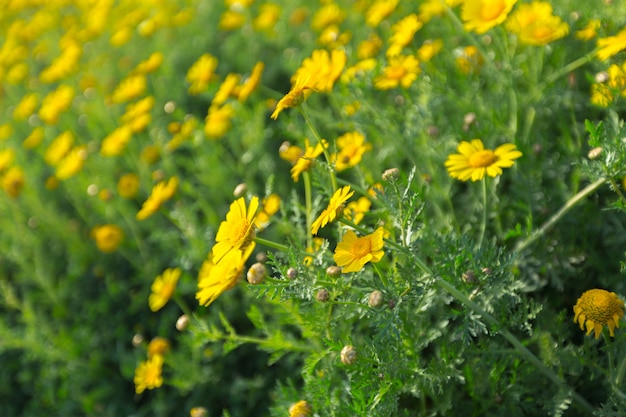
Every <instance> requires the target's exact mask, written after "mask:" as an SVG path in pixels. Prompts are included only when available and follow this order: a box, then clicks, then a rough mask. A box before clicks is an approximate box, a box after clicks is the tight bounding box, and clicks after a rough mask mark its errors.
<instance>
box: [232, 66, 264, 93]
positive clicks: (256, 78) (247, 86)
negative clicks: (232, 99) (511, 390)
mask: <svg viewBox="0 0 626 417" xmlns="http://www.w3.org/2000/svg"><path fill="white" fill-rule="evenodd" d="M264 68H265V64H264V63H263V62H257V63H256V64H255V65H254V68H252V72H251V73H250V76H249V77H248V78H246V79H245V80H244V81H243V84H241V85H239V86H237V88H236V89H235V92H234V94H235V95H236V96H237V99H238V100H239V101H241V102H244V101H246V100H247V99H248V97H249V96H250V94H252V92H254V90H256V89H257V87H258V86H259V83H260V82H261V75H262V74H263V69H264Z"/></svg>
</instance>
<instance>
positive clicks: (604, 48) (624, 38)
mask: <svg viewBox="0 0 626 417" xmlns="http://www.w3.org/2000/svg"><path fill="white" fill-rule="evenodd" d="M598 48H600V49H599V50H598V51H597V52H596V56H597V57H598V59H600V60H602V61H605V60H607V59H609V58H610V57H612V56H613V55H615V54H617V53H618V52H620V51H622V50H623V49H626V28H624V29H622V30H621V31H620V32H619V33H618V34H617V35H615V36H609V37H607V38H600V39H598Z"/></svg>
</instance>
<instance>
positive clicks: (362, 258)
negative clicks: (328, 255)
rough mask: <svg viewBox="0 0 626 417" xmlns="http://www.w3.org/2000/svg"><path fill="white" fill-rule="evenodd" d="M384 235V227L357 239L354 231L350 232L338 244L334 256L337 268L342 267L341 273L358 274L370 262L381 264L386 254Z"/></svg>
mask: <svg viewBox="0 0 626 417" xmlns="http://www.w3.org/2000/svg"><path fill="white" fill-rule="evenodd" d="M383 234H384V229H383V228H382V227H379V228H378V229H376V230H375V231H374V233H372V234H369V235H367V236H363V237H357V235H356V234H355V233H354V232H353V231H352V230H348V231H347V232H346V233H345V234H344V235H343V239H342V241H341V242H339V243H338V244H337V247H336V248H335V255H334V256H333V259H334V260H335V263H336V264H337V266H340V267H341V272H344V273H346V272H357V271H360V270H361V269H362V268H363V266H365V264H366V263H368V262H373V263H376V262H379V261H380V260H381V259H382V258H383V255H384V254H385V252H384V251H383V246H384V242H383Z"/></svg>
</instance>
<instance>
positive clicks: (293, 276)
mask: <svg viewBox="0 0 626 417" xmlns="http://www.w3.org/2000/svg"><path fill="white" fill-rule="evenodd" d="M297 276H298V270H297V269H296V268H289V269H288V270H287V279H296V277H297Z"/></svg>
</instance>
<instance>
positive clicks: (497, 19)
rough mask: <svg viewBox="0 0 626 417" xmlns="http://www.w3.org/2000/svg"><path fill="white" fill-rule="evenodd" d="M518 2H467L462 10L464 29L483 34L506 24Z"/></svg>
mask: <svg viewBox="0 0 626 417" xmlns="http://www.w3.org/2000/svg"><path fill="white" fill-rule="evenodd" d="M516 2H517V0H465V2H464V3H463V6H462V8H461V20H463V28H465V30H467V31H468V32H476V33H478V34H483V33H485V32H487V31H488V30H489V29H491V28H492V27H494V26H497V25H499V24H500V23H502V22H504V20H505V19H506V17H507V15H508V14H509V12H510V11H511V9H512V8H513V6H514V5H515V3H516Z"/></svg>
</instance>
